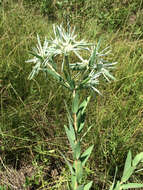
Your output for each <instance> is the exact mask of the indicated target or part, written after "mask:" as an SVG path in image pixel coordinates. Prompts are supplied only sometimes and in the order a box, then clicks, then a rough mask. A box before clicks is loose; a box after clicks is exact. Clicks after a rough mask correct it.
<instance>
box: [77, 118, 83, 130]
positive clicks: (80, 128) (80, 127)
mask: <svg viewBox="0 0 143 190" xmlns="http://www.w3.org/2000/svg"><path fill="white" fill-rule="evenodd" d="M78 123H79V127H78V133H80V132H81V131H82V129H83V127H84V121H82V119H81V120H80V121H79V122H78Z"/></svg>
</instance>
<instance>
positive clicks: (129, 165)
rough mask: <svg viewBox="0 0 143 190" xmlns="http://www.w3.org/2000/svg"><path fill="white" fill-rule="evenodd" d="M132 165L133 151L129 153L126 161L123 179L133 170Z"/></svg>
mask: <svg viewBox="0 0 143 190" xmlns="http://www.w3.org/2000/svg"><path fill="white" fill-rule="evenodd" d="M131 163H132V153H131V151H129V152H128V155H127V158H126V161H125V166H124V171H123V177H122V178H124V176H125V175H126V173H127V172H128V170H129V169H130V168H131Z"/></svg>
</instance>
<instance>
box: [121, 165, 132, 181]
mask: <svg viewBox="0 0 143 190" xmlns="http://www.w3.org/2000/svg"><path fill="white" fill-rule="evenodd" d="M134 170H135V167H130V168H129V169H128V170H126V173H124V175H123V177H122V178H121V182H122V183H124V182H126V181H127V180H128V179H129V178H130V177H131V175H132V174H133V172H134Z"/></svg>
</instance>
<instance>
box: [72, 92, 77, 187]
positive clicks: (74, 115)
mask: <svg viewBox="0 0 143 190" xmlns="http://www.w3.org/2000/svg"><path fill="white" fill-rule="evenodd" d="M75 94H76V90H75V89H74V90H73V99H74V98H75ZM73 124H74V130H75V136H76V140H75V144H77V142H78V136H77V115H76V113H73ZM77 162H78V160H77V159H75V171H77ZM77 188H78V181H76V183H75V190H76V189H77Z"/></svg>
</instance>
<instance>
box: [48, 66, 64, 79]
mask: <svg viewBox="0 0 143 190" xmlns="http://www.w3.org/2000/svg"><path fill="white" fill-rule="evenodd" d="M46 71H47V72H48V73H49V74H50V75H52V76H53V77H54V78H55V79H56V80H58V81H63V80H64V79H63V78H62V77H61V76H60V75H58V74H57V73H56V72H54V71H52V70H51V69H48V68H47V69H46Z"/></svg>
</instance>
